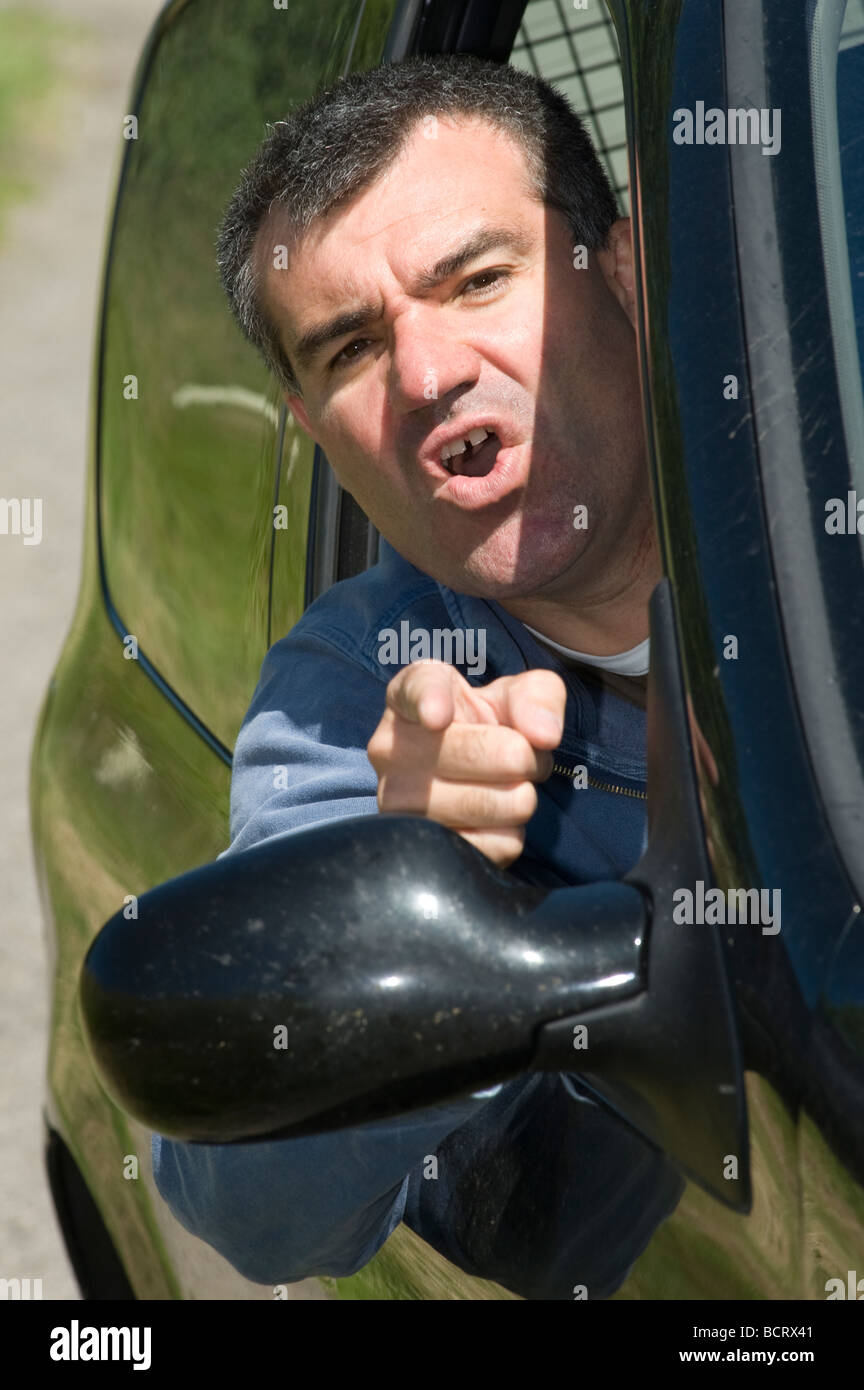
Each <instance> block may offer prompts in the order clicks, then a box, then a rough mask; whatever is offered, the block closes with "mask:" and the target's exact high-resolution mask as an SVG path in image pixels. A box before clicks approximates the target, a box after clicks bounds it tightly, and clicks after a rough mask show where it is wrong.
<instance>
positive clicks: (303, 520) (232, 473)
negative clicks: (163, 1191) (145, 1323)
mask: <svg viewBox="0 0 864 1390" xmlns="http://www.w3.org/2000/svg"><path fill="white" fill-rule="evenodd" d="M391 10H392V6H391V5H390V4H389V3H384V4H378V5H375V4H372V5H369V6H367V7H364V4H363V3H362V0H325V3H323V4H311V3H310V4H305V3H304V4H294V5H292V6H291V7H290V9H284V8H283V9H280V8H278V7H276V6H272V5H268V6H265V7H261V6H257V7H239V8H238V6H236V5H235V4H233V3H230V0H189V2H188V3H173V4H169V5H166V6H165V8H164V9H163V11H162V13H161V14H160V15H159V17H158V19H157V21H156V23H155V25H154V29H153V32H152V34H151V36H150V39H149V42H148V45H147V47H146V49H145V52H144V53H143V55H142V58H141V61H140V64H139V68H138V72H137V75H136V79H135V83H134V87H133V91H132V93H131V97H130V102H129V107H128V111H127V112H125V113H118V117H117V129H118V163H119V170H118V188H117V197H116V203H115V207H114V209H113V214H112V218H111V222H110V226H109V229H108V238H107V246H106V264H105V279H104V292H103V302H102V305H101V309H100V315H99V321H98V328H97V341H96V351H95V357H94V371H93V399H92V426H91V448H92V454H91V459H90V466H89V472H88V484H87V487H88V491H87V501H88V510H87V536H86V544H85V561H84V572H83V577H82V586H81V592H80V595H79V600H78V605H77V609H76V613H75V618H74V621H73V626H72V630H71V632H70V634H69V637H68V639H67V641H66V644H65V646H64V649H63V652H62V655H61V658H60V660H59V663H58V665H57V668H56V670H55V672H54V676H53V679H52V682H51V687H50V689H49V691H48V693H47V695H46V699H45V703H44V707H43V710H42V714H41V718H40V723H39V728H38V731H37V736H36V741H35V744H34V750H33V762H32V799H31V800H32V818H33V833H34V844H35V851H36V860H37V868H38V873H39V879H40V887H41V894H42V901H43V906H44V913H45V920H46V924H47V928H48V945H49V955H50V960H51V967H52V993H53V1026H52V1036H51V1042H50V1055H49V1062H48V1090H47V1099H46V1111H47V1116H48V1124H49V1129H50V1131H51V1136H52V1137H51V1146H50V1150H49V1153H50V1155H51V1157H50V1158H49V1166H50V1170H51V1173H52V1181H53V1183H54V1190H55V1195H56V1196H57V1200H58V1205H59V1206H60V1207H61V1208H62V1209H63V1211H65V1212H67V1215H68V1225H67V1235H68V1237H69V1241H70V1249H72V1248H73V1247H74V1249H73V1258H74V1260H75V1261H76V1266H77V1267H78V1269H79V1272H80V1273H81V1277H82V1281H83V1282H84V1284H85V1287H86V1288H87V1289H88V1290H91V1291H95V1296H102V1297H105V1296H119V1295H118V1292H117V1285H115V1284H114V1283H112V1282H111V1281H110V1279H109V1281H108V1288H109V1289H110V1293H107V1294H106V1292H105V1287H106V1285H105V1282H104V1279H103V1278H102V1275H101V1274H100V1272H99V1270H98V1269H97V1268H96V1265H97V1264H98V1261H97V1260H96V1259H95V1255H94V1256H93V1260H94V1264H93V1267H92V1268H91V1267H89V1266H88V1246H92V1245H93V1244H94V1240H95V1239H96V1237H94V1236H93V1235H92V1231H91V1227H90V1226H89V1225H88V1224H87V1223H88V1222H90V1220H91V1216H92V1213H90V1214H89V1215H88V1216H87V1218H86V1220H85V1217H84V1214H83V1211H84V1205H86V1203H84V1202H83V1201H82V1200H79V1198H81V1195H82V1192H88V1193H89V1194H90V1196H91V1197H92V1198H93V1199H94V1200H95V1203H96V1207H97V1208H98V1212H99V1219H100V1220H101V1222H102V1224H103V1225H104V1227H105V1228H106V1229H107V1236H108V1239H109V1240H110V1242H112V1243H113V1246H114V1248H115V1249H116V1251H117V1252H118V1254H119V1256H120V1260H121V1263H122V1265H123V1267H124V1269H125V1271H126V1274H127V1276H128V1279H129V1281H130V1282H131V1285H132V1288H133V1290H134V1292H135V1294H136V1296H137V1297H139V1298H145V1299H152V1298H166V1297H207V1296H212V1297H222V1296H225V1297H240V1298H243V1297H256V1298H260V1297H267V1296H268V1293H267V1291H266V1290H262V1288H261V1287H260V1286H254V1285H251V1284H248V1283H247V1282H246V1281H244V1280H242V1279H241V1278H240V1276H239V1275H237V1274H236V1272H235V1271H234V1270H232V1269H231V1268H230V1266H228V1265H227V1264H226V1263H225V1261H224V1260H222V1259H221V1258H220V1257H219V1256H217V1255H215V1252H213V1251H212V1250H210V1249H209V1248H208V1247H206V1246H204V1245H203V1244H202V1243H201V1242H199V1241H195V1240H193V1239H192V1238H191V1237H189V1236H187V1234H186V1233H185V1232H184V1231H183V1230H182V1229H181V1228H180V1227H179V1226H178V1225H177V1223H176V1222H175V1221H173V1219H171V1218H170V1216H169V1217H168V1219H167V1220H165V1215H166V1214H165V1212H164V1209H163V1204H162V1203H161V1199H159V1198H158V1194H156V1192H155V1189H154V1188H153V1187H152V1181H151V1177H150V1136H149V1134H148V1133H147V1132H146V1131H144V1130H143V1129H142V1128H141V1127H140V1126H136V1125H135V1124H134V1122H133V1121H131V1120H130V1119H129V1118H128V1117H127V1116H125V1115H123V1114H122V1113H121V1112H120V1111H119V1110H117V1109H116V1108H115V1107H114V1106H112V1105H111V1103H110V1102H109V1101H108V1099H107V1098H106V1096H105V1094H104V1092H103V1091H102V1090H101V1088H100V1087H99V1084H98V1082H97V1081H96V1078H95V1076H94V1074H93V1071H92V1068H91V1066H90V1064H89V1060H88V1057H87V1054H86V1051H85V1050H84V1047H83V1042H82V1038H81V1032H80V1025H79V1020H78V1014H77V1010H76V1005H75V991H76V987H77V980H78V975H79V972H80V967H81V961H82V958H83V955H84V953H85V951H86V948H87V945H88V944H89V942H90V941H91V940H92V938H93V936H94V935H95V933H96V931H97V930H98V928H99V926H100V925H101V923H102V921H104V919H105V917H106V915H109V914H110V913H111V912H113V911H115V910H116V908H117V906H118V904H125V910H126V911H127V912H128V913H129V915H130V917H131V916H134V913H135V903H136V900H137V896H138V895H139V894H140V893H142V892H144V891H146V889H147V888H148V887H151V886H152V885H154V884H156V883H158V882H160V881H162V880H164V879H165V878H166V877H170V876H172V875H174V874H176V873H178V872H183V870H184V869H187V868H190V867H192V866H193V865H195V864H200V863H202V862H206V861H208V860H210V859H213V858H214V857H215V856H216V855H218V853H219V852H220V851H221V850H222V849H224V848H225V847H226V845H227V844H228V842H229V838H230V835H229V826H228V806H229V784H230V766H231V749H232V746H233V742H234V737H235V735H236V732H237V729H238V727H239V725H240V722H241V720H242V717H243V714H244V713H245V710H246V707H247V705H248V702H249V698H250V695H251V692H252V689H253V688H254V685H255V682H256V680H257V676H258V671H259V669H260V665H261V662H262V660H263V657H264V655H265V652H266V650H267V646H268V642H269V633H270V608H271V592H272V586H273V564H274V538H276V537H278V538H279V540H280V542H281V543H282V544H281V545H280V547H279V550H278V558H277V564H278V565H279V570H278V573H279V577H280V588H279V595H280V604H281V609H280V621H282V622H288V623H290V622H291V621H293V619H294V617H296V616H298V615H299V613H300V612H302V607H303V601H304V572H305V547H306V537H307V530H308V525H307V522H308V507H309V495H310V487H311V453H310V452H309V451H308V450H305V449H304V446H303V444H302V441H299V440H297V439H296V438H295V437H294V436H293V435H291V434H290V433H289V434H288V435H287V436H286V432H285V410H284V406H283V404H282V401H281V398H280V396H279V392H278V390H277V388H276V386H275V383H274V381H273V380H272V379H271V378H270V377H269V375H268V373H267V370H266V368H265V367H264V366H263V365H262V363H261V362H260V361H259V359H258V357H257V355H256V353H255V352H254V351H253V349H252V348H251V347H250V346H249V345H248V344H246V343H245V342H244V341H243V339H242V338H241V336H240V335H239V334H238V332H237V330H236V327H235V325H234V323H233V322H232V320H231V316H230V312H229V311H228V307H227V302H226V300H225V297H224V295H223V293H222V290H221V287H220V284H219V276H218V270H217V266H216V263H215V246H214V242H215V234H216V228H217V226H218V222H219V219H220V215H221V213H222V211H223V208H224V205H225V203H226V202H227V200H228V197H229V196H230V193H231V190H232V188H233V186H234V182H235V181H236V177H237V174H238V171H239V170H240V169H241V168H242V166H243V164H244V163H245V161H246V159H247V158H248V157H249V156H250V154H251V152H252V151H253V149H254V148H255V146H256V145H257V143H258V142H259V140H260V138H261V137H262V135H263V133H264V129H265V123H266V122H267V121H273V120H277V119H278V118H279V115H280V113H281V112H282V111H283V110H284V108H285V105H286V103H290V102H291V101H296V100H303V99H305V98H306V97H307V96H309V95H311V93H312V92H313V91H314V90H315V89H316V87H317V85H318V84H319V83H321V82H326V81H331V80H333V79H334V78H335V77H337V76H338V75H339V74H340V73H342V72H344V71H345V69H346V66H347V64H348V62H349V58H350V55H351V54H352V52H353V53H355V54H356V55H357V56H356V59H355V61H367V62H371V61H374V60H375V59H377V58H378V57H379V56H380V52H381V47H382V46H383V42H384V37H385V34H386V27H387V24H388V23H389V18H390V14H391ZM361 16H364V21H363V24H362V26H361V25H360V23H359V22H360V19H361ZM363 55H365V56H363ZM58 1155H59V1156H58ZM58 1173H59V1174H60V1178H59V1179H58ZM64 1173H65V1174H66V1177H63V1174H64ZM82 1184H83V1188H82V1186H81V1185H82ZM69 1213H71V1214H69ZM93 1219H94V1220H95V1219H96V1218H93ZM76 1223H77V1225H76ZM78 1227H80V1229H78ZM100 1281H101V1282H100ZM100 1288H101V1289H102V1293H101V1294H100V1293H99V1289H100ZM312 1293H313V1296H320V1291H318V1290H317V1289H313V1291H312ZM297 1296H303V1295H302V1293H300V1294H298V1295H297Z"/></svg>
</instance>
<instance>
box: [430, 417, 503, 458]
mask: <svg viewBox="0 0 864 1390" xmlns="http://www.w3.org/2000/svg"><path fill="white" fill-rule="evenodd" d="M490 434H491V430H487V429H484V428H483V426H482V425H477V426H476V427H475V428H474V429H473V430H469V432H468V434H466V435H465V436H464V437H463V438H462V439H454V440H453V442H452V444H445V445H444V448H443V449H442V450H441V462H442V463H446V462H447V460H448V459H450V458H453V457H454V455H456V454H464V453H465V448H466V443H465V441H466V440H467V441H468V443H469V444H470V445H471V446H472V448H475V449H476V448H477V445H478V444H482V443H483V440H484V439H487V438H488V437H489V435H490Z"/></svg>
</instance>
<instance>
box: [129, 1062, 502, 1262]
mask: <svg viewBox="0 0 864 1390" xmlns="http://www.w3.org/2000/svg"><path fill="white" fill-rule="evenodd" d="M500 1089H501V1088H500V1087H494V1088H493V1090H492V1091H490V1092H483V1093H478V1094H477V1095H476V1096H473V1097H469V1098H466V1099H463V1100H461V1101H458V1102H453V1103H451V1104H448V1105H442V1106H437V1107H435V1108H432V1109H425V1110H422V1111H414V1112H411V1113H410V1114H407V1115H402V1116H399V1117H398V1118H397V1119H395V1120H386V1121H376V1122H375V1123H373V1124H369V1125H360V1126H356V1127H353V1128H351V1129H342V1130H336V1131H333V1132H332V1133H329V1134H321V1135H309V1136H303V1137H302V1138H299V1139H279V1140H268V1141H264V1142H259V1143H255V1144H182V1143H178V1142H176V1141H174V1140H170V1139H165V1138H163V1137H162V1136H161V1135H158V1134H157V1135H154V1136H153V1173H154V1177H155V1181H156V1186H157V1188H158V1189H159V1192H160V1193H161V1195H162V1197H163V1198H164V1200H165V1201H166V1202H167V1203H168V1206H169V1207H170V1208H171V1211H172V1212H173V1213H174V1215H175V1216H176V1217H177V1220H178V1221H180V1222H181V1224H182V1225H183V1226H185V1228H186V1230H187V1231H191V1233H192V1234H193V1235H196V1236H199V1237H200V1238H201V1239H202V1240H204V1241H206V1242H207V1244H208V1245H211V1246H213V1248H214V1249H215V1250H218V1251H219V1253H220V1254H221V1255H224V1257H225V1259H226V1260H228V1262H229V1264H231V1265H233V1266H234V1268H235V1269H236V1270H238V1272H239V1273H240V1274H242V1275H243V1276H244V1277H245V1278H246V1279H251V1280H252V1281H253V1282H254V1283H260V1284H282V1283H285V1284H287V1283H293V1282H295V1281H296V1280H299V1279H308V1278H312V1277H313V1276H315V1275H329V1276H331V1277H334V1278H340V1277H345V1276H347V1275H349V1274H354V1273H356V1271H357V1270H358V1269H361V1268H362V1267H363V1265H365V1264H366V1263H367V1262H368V1261H369V1260H371V1258H372V1256H373V1255H374V1254H375V1253H376V1252H377V1251H378V1250H379V1249H380V1248H381V1246H382V1245H383V1244H384V1242H385V1241H386V1239H387V1237H388V1236H389V1235H390V1234H391V1232H392V1231H393V1230H394V1228H395V1227H396V1226H398V1224H399V1222H400V1221H401V1220H402V1216H403V1213H404V1210H405V1202H406V1198H407V1196H408V1183H409V1179H410V1171H411V1169H412V1168H415V1167H417V1166H418V1165H421V1164H422V1163H423V1161H424V1159H425V1158H426V1156H427V1155H429V1154H434V1152H435V1149H436V1147H437V1146H438V1145H439V1144H440V1143H441V1141H442V1140H443V1139H444V1138H446V1136H447V1135H448V1134H451V1133H452V1132H453V1131H454V1130H455V1129H458V1128H459V1127H460V1126H461V1125H463V1124H466V1123H467V1122H468V1121H469V1120H471V1119H472V1118H473V1116H474V1115H476V1114H477V1113H479V1111H480V1109H481V1108H482V1107H483V1106H484V1104H485V1103H486V1100H487V1097H488V1096H490V1095H492V1094H493V1093H495V1092H497V1091H499V1090H500Z"/></svg>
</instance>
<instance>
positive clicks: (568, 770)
mask: <svg viewBox="0 0 864 1390" xmlns="http://www.w3.org/2000/svg"><path fill="white" fill-rule="evenodd" d="M552 771H553V772H557V773H560V775H561V776H562V777H569V778H570V779H571V780H572V778H573V768H572V767H566V766H564V765H563V764H562V763H555V765H554V767H553V768H552ZM588 785H589V787H596V788H597V790H598V791H601V792H617V793H618V795H619V796H634V797H635V798H636V799H637V801H647V800H648V793H647V792H637V791H634V790H633V788H632V787H618V786H616V785H615V783H614V782H599V781H598V780H597V778H596V777H592V776H591V775H590V774H589V776H588Z"/></svg>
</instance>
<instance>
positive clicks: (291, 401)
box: [282, 391, 318, 444]
mask: <svg viewBox="0 0 864 1390" xmlns="http://www.w3.org/2000/svg"><path fill="white" fill-rule="evenodd" d="M282 395H283V398H284V401H285V404H286V405H287V407H288V409H289V410H290V411H291V414H292V415H293V416H294V419H295V420H296V421H297V424H298V425H299V426H300V428H301V429H302V430H305V431H306V433H307V434H308V435H309V437H310V439H313V440H315V443H316V444H317V443H318V440H317V439H316V438H315V434H314V432H313V430H312V426H311V425H310V423H309V416H308V415H307V414H306V409H305V406H304V405H303V398H302V396H292V395H290V394H289V392H288V391H283V393H282Z"/></svg>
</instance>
